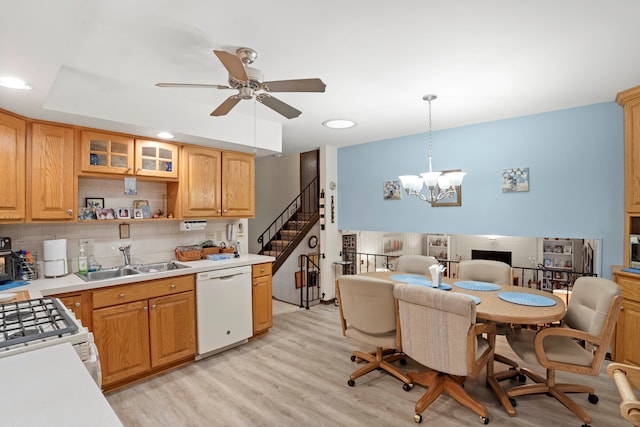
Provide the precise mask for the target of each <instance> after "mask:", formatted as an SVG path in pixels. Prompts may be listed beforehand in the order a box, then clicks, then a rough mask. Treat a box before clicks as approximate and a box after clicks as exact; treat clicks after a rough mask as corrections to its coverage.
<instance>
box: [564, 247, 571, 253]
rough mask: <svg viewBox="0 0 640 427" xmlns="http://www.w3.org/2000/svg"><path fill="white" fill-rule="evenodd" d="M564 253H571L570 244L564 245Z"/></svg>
mask: <svg viewBox="0 0 640 427" xmlns="http://www.w3.org/2000/svg"><path fill="white" fill-rule="evenodd" d="M564 253H565V254H568V255H571V246H570V245H567V246H565V247H564Z"/></svg>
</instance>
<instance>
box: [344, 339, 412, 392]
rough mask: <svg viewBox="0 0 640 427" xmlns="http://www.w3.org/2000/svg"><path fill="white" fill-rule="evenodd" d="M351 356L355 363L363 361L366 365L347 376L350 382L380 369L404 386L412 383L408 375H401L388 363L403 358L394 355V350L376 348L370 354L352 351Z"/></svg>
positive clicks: (398, 354) (396, 354)
mask: <svg viewBox="0 0 640 427" xmlns="http://www.w3.org/2000/svg"><path fill="white" fill-rule="evenodd" d="M385 354H386V356H385ZM353 356H354V357H355V359H356V361H361V360H364V361H366V362H367V364H366V365H364V366H362V367H361V368H359V369H358V370H356V371H355V372H353V373H352V374H351V375H350V376H349V379H350V381H353V380H355V379H356V378H360V377H361V376H363V375H365V374H368V373H369V372H371V371H373V370H375V369H378V368H380V369H382V370H384V371H386V372H388V373H389V374H391V375H393V376H394V377H396V378H398V379H399V380H400V381H402V382H404V383H405V384H411V383H412V382H411V378H409V376H408V375H405V374H404V373H402V372H401V371H400V370H398V369H396V368H395V367H394V366H393V365H391V364H390V363H389V362H393V361H395V360H398V359H401V358H402V357H404V355H403V354H401V353H396V352H395V350H388V349H382V348H377V349H376V351H375V352H371V353H364V352H361V351H354V352H353ZM350 385H352V383H350Z"/></svg>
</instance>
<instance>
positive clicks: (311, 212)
mask: <svg viewBox="0 0 640 427" xmlns="http://www.w3.org/2000/svg"><path fill="white" fill-rule="evenodd" d="M318 187H319V180H318V177H315V178H314V179H313V180H312V181H311V182H310V183H309V184H308V185H307V186H306V187H305V188H304V189H303V190H302V191H301V192H300V194H298V195H297V196H296V197H295V198H294V199H293V200H292V201H291V203H289V205H288V206H287V207H286V208H285V209H284V210H283V211H282V212H281V213H280V215H278V216H277V217H276V219H275V220H273V222H272V223H271V224H270V225H269V226H268V227H267V228H266V230H265V231H264V232H263V233H262V234H261V235H260V236H259V237H258V244H260V251H259V254H265V255H267V254H268V255H271V256H275V257H276V259H277V258H278V257H280V256H286V254H287V252H290V251H291V249H289V251H287V248H288V247H290V246H291V245H295V244H296V243H297V242H298V241H299V240H300V238H301V235H302V234H303V233H304V232H306V231H307V230H308V229H309V223H310V222H313V221H314V219H315V217H317V216H318V208H319V205H318V203H319V200H318V198H319V188H318Z"/></svg>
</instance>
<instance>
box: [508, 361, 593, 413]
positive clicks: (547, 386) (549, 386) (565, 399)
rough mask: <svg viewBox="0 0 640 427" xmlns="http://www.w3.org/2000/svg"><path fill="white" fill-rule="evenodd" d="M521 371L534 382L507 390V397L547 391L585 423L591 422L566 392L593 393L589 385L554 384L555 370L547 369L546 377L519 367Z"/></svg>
mask: <svg viewBox="0 0 640 427" xmlns="http://www.w3.org/2000/svg"><path fill="white" fill-rule="evenodd" d="M521 370H522V372H523V373H524V374H525V375H526V376H528V377H529V378H531V379H532V380H534V381H535V382H536V384H527V385H522V386H518V387H514V388H511V389H509V390H507V395H508V396H509V397H516V396H523V395H527V394H540V393H549V394H551V395H552V396H553V397H555V398H556V399H557V400H558V401H559V402H560V403H562V404H563V405H564V406H565V407H566V408H567V409H569V410H570V411H571V412H573V414H574V415H575V416H576V417H578V418H579V419H580V420H582V422H584V423H585V424H591V417H590V416H589V414H587V413H586V412H585V410H584V409H582V408H581V407H580V406H578V404H577V403H576V402H574V401H573V399H571V398H570V397H569V396H567V395H566V393H589V394H593V393H595V390H594V389H593V388H591V387H587V386H583V385H579V384H556V378H555V370H553V369H547V378H546V379H545V378H542V377H541V376H539V375H537V374H535V373H533V372H532V371H530V370H528V369H526V368H521Z"/></svg>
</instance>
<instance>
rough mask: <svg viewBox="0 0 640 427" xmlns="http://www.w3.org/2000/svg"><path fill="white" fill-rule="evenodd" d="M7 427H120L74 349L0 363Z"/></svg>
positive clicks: (0, 407) (0, 400)
mask: <svg viewBox="0 0 640 427" xmlns="http://www.w3.org/2000/svg"><path fill="white" fill-rule="evenodd" d="M0 372H2V383H3V386H2V387H0V414H2V415H1V418H0V419H2V425H6V426H14V427H20V426H25V427H26V426H48V427H58V426H60V427H85V426H88V425H90V426H92V427H116V426H120V427H121V426H122V423H121V422H120V420H119V419H118V416H117V415H116V414H115V412H113V409H111V406H109V403H108V402H107V399H105V397H104V396H103V395H102V392H101V391H100V389H99V388H98V386H97V385H96V383H95V382H94V381H93V379H92V378H91V375H89V372H88V371H87V369H86V368H85V367H84V365H83V364H82V362H81V361H80V358H79V357H78V354H77V353H76V351H75V350H74V349H73V348H72V347H71V344H69V343H64V344H59V345H52V346H50V347H45V348H42V349H39V350H38V351H27V352H25V353H21V354H16V355H14V356H11V357H3V358H0Z"/></svg>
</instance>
